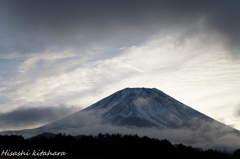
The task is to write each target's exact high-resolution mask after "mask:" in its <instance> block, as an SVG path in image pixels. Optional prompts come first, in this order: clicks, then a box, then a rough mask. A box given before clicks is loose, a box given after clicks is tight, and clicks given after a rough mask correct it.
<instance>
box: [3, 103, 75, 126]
mask: <svg viewBox="0 0 240 159" xmlns="http://www.w3.org/2000/svg"><path fill="white" fill-rule="evenodd" d="M75 111H77V108H76V107H73V106H72V107H69V106H66V105H64V104H61V105H59V106H57V107H33V108H27V107H19V108H16V109H14V110H12V111H9V112H5V113H0V127H1V130H10V129H11V130H17V129H23V128H33V127H36V126H40V125H44V124H47V123H50V122H53V121H56V120H58V119H61V118H63V117H65V116H67V115H70V114H72V113H74V112H75Z"/></svg>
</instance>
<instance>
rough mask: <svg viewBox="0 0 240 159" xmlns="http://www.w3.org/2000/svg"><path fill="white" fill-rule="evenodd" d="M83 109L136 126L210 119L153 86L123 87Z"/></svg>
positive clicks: (177, 124) (166, 125)
mask: <svg viewBox="0 0 240 159" xmlns="http://www.w3.org/2000/svg"><path fill="white" fill-rule="evenodd" d="M83 111H95V112H96V114H97V115H98V116H101V117H102V119H103V120H104V121H106V122H110V123H112V124H114V125H126V126H137V127H151V126H158V127H162V128H179V127H182V126H185V125H186V124H187V123H189V121H190V120H191V119H193V118H194V119H195V118H198V119H199V120H202V121H211V120H212V119H211V118H209V117H207V116H206V115H204V114H202V113H200V112H198V111H196V110H194V109H192V108H190V107H188V106H186V105H185V104H183V103H181V102H179V101H177V100H175V99H174V98H172V97H170V96H169V95H167V94H165V93H163V92H162V91H160V90H158V89H156V88H153V89H150V88H125V89H123V90H120V91H118V92H116V93H114V94H112V95H110V96H108V97H106V98H104V99H102V100H100V101H99V102H97V103H95V104H93V105H91V106H89V107H87V108H85V109H83Z"/></svg>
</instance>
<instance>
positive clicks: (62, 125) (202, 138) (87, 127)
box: [19, 112, 240, 150]
mask: <svg viewBox="0 0 240 159" xmlns="http://www.w3.org/2000/svg"><path fill="white" fill-rule="evenodd" d="M74 115H75V117H76V116H77V117H78V118H75V117H74V116H71V117H67V118H64V119H62V120H60V121H59V122H58V121H57V122H55V123H53V124H49V125H47V126H44V127H41V128H39V129H34V130H33V131H32V132H33V133H35V134H38V133H41V132H43V131H48V132H53V133H59V132H61V133H66V134H71V135H89V134H92V135H97V134H98V133H110V134H112V133H120V134H138V135H139V136H145V135H146V136H148V137H152V138H158V139H168V140H170V141H171V142H172V143H174V144H178V143H182V144H185V145H191V146H194V147H200V148H203V149H209V148H212V149H221V150H235V149H237V148H238V147H239V146H240V144H239V141H240V134H239V132H237V131H236V130H234V129H232V128H231V127H228V126H226V125H224V124H221V123H219V122H217V121H201V120H198V119H197V118H194V119H192V120H190V121H188V122H189V125H188V126H186V127H182V128H179V129H165V128H160V129H159V128H157V127H144V128H139V127H134V126H114V125H111V124H108V123H106V122H104V121H103V120H102V119H100V118H99V117H96V115H94V112H81V113H76V114H74ZM73 118H75V119H77V120H72V119H73ZM56 128H57V129H56ZM26 132H27V133H29V132H31V131H26ZM26 132H22V133H23V134H24V135H29V134H26ZM19 133H21V132H19ZM30 136H31V135H30Z"/></svg>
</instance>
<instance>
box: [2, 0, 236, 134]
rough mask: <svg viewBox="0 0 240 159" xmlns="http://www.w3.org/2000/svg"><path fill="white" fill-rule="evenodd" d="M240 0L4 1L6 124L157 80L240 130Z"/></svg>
mask: <svg viewBox="0 0 240 159" xmlns="http://www.w3.org/2000/svg"><path fill="white" fill-rule="evenodd" d="M239 5H240V2H239V1H238V0H231V1H226V0H202V1H193V0H181V1H179V0H148V1H145V0H115V1H113V0H101V1H97V0H46V1H43V0H34V1H32V0H0V127H1V128H0V130H1V131H2V130H18V129H25V128H34V127H38V126H41V125H44V124H47V123H49V122H52V121H55V120H57V119H60V118H62V117H65V116H67V115H70V114H72V113H74V112H76V111H79V110H81V109H83V108H85V107H87V106H89V105H91V104H93V103H95V102H97V101H98V100H100V99H102V98H104V97H106V96H108V95H110V94H112V93H114V92H116V91H118V90H121V89H124V88H126V87H147V88H157V89H159V90H161V91H163V92H165V93H166V94H168V95H170V96H172V97H173V98H175V99H177V100H179V101H180V102H182V103H184V104H186V105H188V106H190V107H191V108H193V109H196V110H198V111H200V112H202V113H204V114H206V115H208V116H210V117H212V118H214V119H216V120H218V121H220V122H223V123H225V124H227V125H230V126H232V127H234V128H236V129H239V130H240V124H239V122H238V121H239V119H240V98H239V94H240V89H239V88H240V80H239V79H240V45H239V43H240V10H239V7H238V6H239Z"/></svg>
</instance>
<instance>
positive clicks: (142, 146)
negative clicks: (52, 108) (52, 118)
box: [0, 133, 240, 159]
mask: <svg viewBox="0 0 240 159" xmlns="http://www.w3.org/2000/svg"><path fill="white" fill-rule="evenodd" d="M7 149H8V150H11V151H22V150H25V151H29V152H33V151H34V150H35V151H39V152H40V151H46V152H48V151H49V150H51V151H52V152H54V151H56V152H62V151H64V152H66V153H67V154H66V155H64V156H54V157H53V156H42V157H44V158H47V157H49V158H71V159H76V158H79V159H84V158H91V159H112V158H114V159H122V158H124V159H133V158H137V159H149V158H151V159H152V158H153V159H155V158H161V159H175V158H184V159H188V158H189V159H192V158H194V159H202V158H204V159H208V158H211V159H215V158H217V159H239V158H240V149H237V150H235V151H233V153H230V152H226V151H219V150H213V149H209V150H202V149H200V148H193V147H191V146H186V145H183V144H175V145H173V144H172V143H171V142H170V141H168V140H158V139H155V138H149V137H147V136H143V137H139V136H138V135H131V134H129V135H122V134H118V133H117V134H116V133H115V134H111V135H110V134H102V133H99V134H98V135H97V136H93V135H88V136H81V137H78V138H75V137H73V136H71V135H66V134H61V133H60V134H57V135H56V136H55V137H52V138H48V139H47V138H45V137H43V136H41V137H35V138H31V139H24V138H23V137H22V136H17V135H0V151H1V152H2V151H3V150H7ZM1 152H0V153H1ZM28 157H32V156H28Z"/></svg>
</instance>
